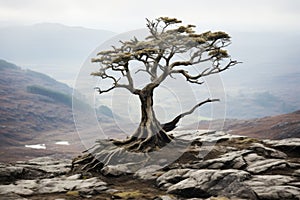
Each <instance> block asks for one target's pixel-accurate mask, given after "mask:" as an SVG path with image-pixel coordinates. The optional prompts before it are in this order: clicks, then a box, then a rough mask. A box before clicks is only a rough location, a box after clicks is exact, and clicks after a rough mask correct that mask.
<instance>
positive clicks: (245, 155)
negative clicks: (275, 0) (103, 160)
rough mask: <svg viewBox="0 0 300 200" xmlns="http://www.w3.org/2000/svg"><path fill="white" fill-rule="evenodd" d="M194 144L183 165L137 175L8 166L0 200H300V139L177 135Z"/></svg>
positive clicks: (33, 164) (65, 164)
mask: <svg viewBox="0 0 300 200" xmlns="http://www.w3.org/2000/svg"><path fill="white" fill-rule="evenodd" d="M173 135H174V136H176V138H180V139H185V140H190V142H191V145H190V146H189V147H188V148H187V150H186V151H185V153H183V154H182V156H181V157H180V158H178V159H177V160H176V161H175V162H173V163H171V164H170V163H169V164H167V165H166V164H163V162H160V161H158V162H157V164H155V165H150V166H147V167H145V168H141V169H139V170H138V171H132V170H130V168H128V167H127V166H126V165H122V166H121V165H114V166H111V165H109V166H106V167H104V168H102V170H101V172H99V173H90V172H78V171H77V172H75V171H72V170H71V167H72V161H71V160H69V159H55V158H52V157H41V158H36V159H32V160H29V161H20V162H16V163H14V164H1V165H0V184H1V185H0V199H5V200H10V199H11V200H16V199H19V200H26V199H33V200H43V199H44V200H63V199H64V200H69V199H75V200H76V199H78V200H79V199H152V200H178V199H195V200H196V199H200V200H201V199H205V200H218V199H219V200H228V199H232V200H235V199H251V200H267V199H268V200H283V199H285V200H287V199H290V200H291V199H295V200H297V199H300V153H299V152H300V139H297V138H291V139H282V140H258V139H253V138H248V137H245V136H233V135H230V134H227V133H224V132H209V133H203V132H201V131H177V132H173Z"/></svg>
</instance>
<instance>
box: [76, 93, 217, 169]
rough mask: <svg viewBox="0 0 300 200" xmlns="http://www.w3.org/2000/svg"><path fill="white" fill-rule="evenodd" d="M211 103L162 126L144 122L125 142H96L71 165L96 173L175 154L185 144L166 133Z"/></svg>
mask: <svg viewBox="0 0 300 200" xmlns="http://www.w3.org/2000/svg"><path fill="white" fill-rule="evenodd" d="M214 101H219V100H218V99H207V100H206V101H203V102H201V103H199V104H197V105H195V106H194V107H193V108H192V109H191V110H189V111H187V112H184V113H181V114H180V115H178V116H177V117H175V118H174V119H173V120H172V121H170V122H168V123H165V124H163V125H160V123H159V122H158V121H157V120H154V121H150V122H148V121H147V123H146V125H145V126H141V125H140V126H139V128H138V129H137V130H136V132H135V133H134V134H133V135H132V136H131V137H129V138H127V139H125V140H98V141H96V144H95V145H94V146H93V147H91V148H90V149H88V150H86V151H85V152H84V153H86V154H84V155H83V156H80V157H78V158H75V159H74V160H73V163H72V166H73V168H78V167H79V168H80V170H81V171H82V170H83V171H100V170H101V169H102V168H103V166H106V165H118V164H128V163H131V165H132V166H133V167H134V165H139V166H141V165H146V164H147V163H148V164H149V163H153V164H155V162H157V160H158V159H159V158H160V159H162V158H164V156H166V157H168V156H170V155H171V154H172V155H175V154H176V151H178V150H180V149H182V148H185V147H187V145H188V144H187V142H186V141H180V140H176V139H174V138H173V137H172V136H170V135H168V134H167V132H169V131H172V130H173V129H175V128H176V125H177V123H178V122H179V121H180V119H182V118H183V117H184V116H186V115H189V114H191V113H193V112H194V111H195V109H196V108H198V107H199V106H201V105H203V104H205V103H208V102H214ZM163 151H164V152H163ZM162 155H164V156H162Z"/></svg>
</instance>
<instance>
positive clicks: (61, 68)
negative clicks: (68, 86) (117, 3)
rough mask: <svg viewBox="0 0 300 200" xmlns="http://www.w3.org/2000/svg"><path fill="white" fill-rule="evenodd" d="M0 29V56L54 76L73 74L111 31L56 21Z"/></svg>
mask: <svg viewBox="0 0 300 200" xmlns="http://www.w3.org/2000/svg"><path fill="white" fill-rule="evenodd" d="M0 33H1V37H0V56H1V57H0V59H5V60H9V61H12V62H14V63H17V64H18V65H22V66H24V67H28V68H30V69H32V70H35V71H39V72H42V73H46V74H49V75H51V76H53V77H54V78H55V79H57V80H69V79H73V78H75V76H76V74H77V72H78V70H79V68H80V67H81V64H82V63H83V62H84V61H85V59H86V58H87V56H88V55H89V54H90V53H91V52H92V51H93V50H94V49H95V48H96V47H98V46H99V45H100V44H101V43H102V42H104V41H105V40H107V39H108V38H110V37H112V36H113V35H114V33H113V32H111V31H106V30H95V29H88V28H83V27H71V26H65V25H62V24H56V23H41V24H35V25H31V26H11V27H0ZM66 72H68V73H66Z"/></svg>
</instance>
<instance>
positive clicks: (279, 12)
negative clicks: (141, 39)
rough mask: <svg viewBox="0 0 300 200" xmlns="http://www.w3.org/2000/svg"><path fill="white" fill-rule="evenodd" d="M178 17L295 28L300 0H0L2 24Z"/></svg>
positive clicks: (210, 23)
mask: <svg viewBox="0 0 300 200" xmlns="http://www.w3.org/2000/svg"><path fill="white" fill-rule="evenodd" d="M160 16H170V17H177V18H179V19H181V20H183V21H184V22H185V23H189V24H195V25H197V26H198V28H201V29H225V30H228V29H229V30H239V31H249V30H254V31H264V30H266V31H282V30H287V31H299V30H300V1H299V0H251V1H249V0H247V1H246V0H226V1H225V0H205V1H203V0H184V1H176V0H151V1H150V0H149V1H144V0H126V1H125V0H105V1H101V0H0V25H2V26H3V25H16V24H21V25H30V24H35V23H43V22H54V23H62V24H65V25H71V26H83V27H88V28H97V29H106V30H111V31H115V32H124V31H129V30H133V29H137V28H143V27H145V20H144V19H145V18H149V19H154V18H157V17H160Z"/></svg>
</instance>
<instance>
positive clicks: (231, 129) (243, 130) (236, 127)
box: [198, 110, 300, 139]
mask: <svg viewBox="0 0 300 200" xmlns="http://www.w3.org/2000/svg"><path fill="white" fill-rule="evenodd" d="M215 122H218V121H217V120H215V121H212V122H210V121H201V122H200V123H199V125H198V128H199V129H207V128H208V127H209V124H210V123H215ZM223 130H224V131H227V132H228V133H230V134H236V135H245V136H249V137H255V138H261V139H284V138H300V110H299V111H296V112H292V113H288V114H283V115H276V116H270V117H264V118H257V119H251V120H239V119H226V120H225V124H224V129H223Z"/></svg>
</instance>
